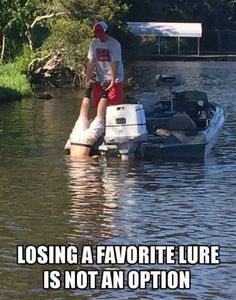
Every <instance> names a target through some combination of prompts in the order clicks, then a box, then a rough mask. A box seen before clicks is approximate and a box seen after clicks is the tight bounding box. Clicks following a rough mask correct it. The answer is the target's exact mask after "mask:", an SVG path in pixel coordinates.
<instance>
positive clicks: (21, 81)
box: [0, 63, 31, 100]
mask: <svg viewBox="0 0 236 300" xmlns="http://www.w3.org/2000/svg"><path fill="white" fill-rule="evenodd" d="M0 87H1V91H5V92H6V91H10V90H12V91H15V92H16V94H15V95H18V96H19V95H21V96H25V95H28V94H29V93H30V91H31V87H30V83H29V80H28V78H27V76H26V75H25V74H22V73H21V70H19V66H17V65H16V64H15V63H9V64H5V65H2V66H0ZM2 88H4V89H2ZM2 93H3V92H2ZM13 97H14V95H13ZM0 100H1V99H0Z"/></svg>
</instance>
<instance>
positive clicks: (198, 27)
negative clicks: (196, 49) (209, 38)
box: [127, 22, 202, 37]
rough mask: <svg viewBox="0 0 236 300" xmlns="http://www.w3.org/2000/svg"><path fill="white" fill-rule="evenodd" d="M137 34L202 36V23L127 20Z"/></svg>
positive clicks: (132, 30)
mask: <svg viewBox="0 0 236 300" xmlns="http://www.w3.org/2000/svg"><path fill="white" fill-rule="evenodd" d="M127 24H128V28H129V29H130V31H131V32H132V33H134V34H136V35H148V34H154V35H156V36H168V37H201V36H202V24H201V23H167V22H127Z"/></svg>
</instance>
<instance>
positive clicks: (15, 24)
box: [0, 0, 37, 59]
mask: <svg viewBox="0 0 236 300" xmlns="http://www.w3.org/2000/svg"><path fill="white" fill-rule="evenodd" d="M0 6H1V15H0V34H1V35H4V36H6V38H7V43H6V58H7V59H12V58H14V56H15V55H18V54H19V53H20V52H21V50H22V48H21V46H22V45H23V44H24V43H25V42H26V35H25V32H26V29H27V23H30V22H32V20H33V19H34V16H35V15H36V13H37V7H36V5H35V3H34V1H33V0H15V1H7V0H0Z"/></svg>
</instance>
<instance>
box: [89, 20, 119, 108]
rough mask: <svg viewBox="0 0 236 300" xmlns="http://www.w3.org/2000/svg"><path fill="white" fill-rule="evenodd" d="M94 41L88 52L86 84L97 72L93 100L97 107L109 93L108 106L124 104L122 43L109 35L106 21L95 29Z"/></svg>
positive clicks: (99, 23) (96, 25)
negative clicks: (103, 96)
mask: <svg viewBox="0 0 236 300" xmlns="http://www.w3.org/2000/svg"><path fill="white" fill-rule="evenodd" d="M93 32H94V39H93V40H92V42H91V43H90V46H89V51H88V65H87V72H86V84H87V85H88V83H89V81H90V80H91V79H92V78H93V74H94V71H95V72H96V82H95V85H94V88H93V100H94V102H95V105H96V106H97V105H98V103H99V100H100V99H101V97H102V94H103V93H104V89H105V90H107V91H108V105H117V104H122V103H124V67H123V62H122V57H121V46H120V43H119V42H118V41H117V40H116V39H114V38H113V37H111V36H110V35H109V33H108V25H107V24H106V23H105V22H104V21H100V22H98V23H96V24H95V25H94V27H93Z"/></svg>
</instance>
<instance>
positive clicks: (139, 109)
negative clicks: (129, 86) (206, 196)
mask: <svg viewBox="0 0 236 300" xmlns="http://www.w3.org/2000/svg"><path fill="white" fill-rule="evenodd" d="M156 82H157V84H158V85H159V86H166V87H169V89H170V96H169V97H168V98H167V99H164V100H163V99H161V98H160V97H159V96H158V95H157V94H156V93H143V94H142V95H141V96H140V98H139V103H138V104H124V105H117V106H110V107H108V108H107V117H106V133H105V143H103V145H101V146H100V147H99V150H100V152H101V153H102V154H103V155H105V156H114V155H118V156H121V158H122V159H129V158H134V157H142V158H144V159H171V160H173V159H174V160H175V159H191V160H204V158H205V157H206V156H207V155H208V154H209V153H210V152H211V150H212V149H213V148H214V147H215V145H216V143H217V141H218V139H219V137H220V134H221V131H222V128H223V125H224V121H225V113H224V109H223V108H222V107H221V106H220V105H218V104H215V103H210V102H209V101H208V98H207V94H206V93H205V92H202V91H197V90H189V91H182V92H173V91H172V88H173V87H174V86H178V85H180V84H181V79H180V77H179V76H178V75H157V76H156ZM150 100H151V101H150ZM150 103H152V104H151V105H150Z"/></svg>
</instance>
